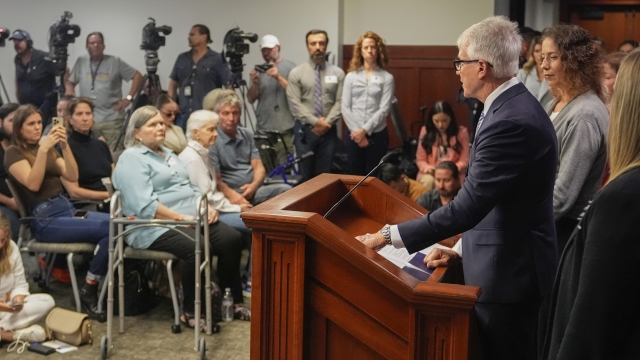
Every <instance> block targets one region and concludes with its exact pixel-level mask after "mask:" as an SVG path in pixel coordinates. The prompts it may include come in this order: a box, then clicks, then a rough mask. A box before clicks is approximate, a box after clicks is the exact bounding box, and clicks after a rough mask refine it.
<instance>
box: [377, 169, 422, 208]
mask: <svg viewBox="0 0 640 360" xmlns="http://www.w3.org/2000/svg"><path fill="white" fill-rule="evenodd" d="M378 171H379V173H378V179H380V180H381V181H382V182H383V183H385V184H387V185H389V186H390V187H391V188H392V189H393V190H395V191H397V192H399V193H400V194H402V195H404V196H406V197H408V198H409V199H411V200H412V201H417V200H418V199H419V198H420V196H421V195H422V194H424V193H426V192H427V188H425V187H424V186H423V185H422V184H420V183H419V182H417V181H415V180H413V179H409V177H408V176H407V175H405V174H403V173H402V171H400V168H398V167H397V166H395V165H393V164H389V163H387V164H384V165H382V167H381V168H380V170H378Z"/></svg>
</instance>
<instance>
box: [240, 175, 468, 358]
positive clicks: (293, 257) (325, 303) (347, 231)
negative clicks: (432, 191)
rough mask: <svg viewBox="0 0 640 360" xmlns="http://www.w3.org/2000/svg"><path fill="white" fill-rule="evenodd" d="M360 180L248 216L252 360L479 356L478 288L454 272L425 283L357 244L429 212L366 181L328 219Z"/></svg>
mask: <svg viewBox="0 0 640 360" xmlns="http://www.w3.org/2000/svg"><path fill="white" fill-rule="evenodd" d="M360 179H361V177H359V176H346V175H333V174H323V175H320V176H318V177H316V178H314V179H312V180H310V181H308V182H305V183H304V184H301V185H299V186H297V187H295V188H293V189H291V190H289V191H287V192H286V193H284V194H282V195H280V196H278V197H275V198H273V199H271V200H270V201H267V202H265V203H263V204H261V205H259V206H257V207H255V208H253V209H252V210H251V211H249V212H244V213H242V218H243V220H244V222H245V224H246V225H247V226H248V227H250V228H252V229H253V252H252V253H253V255H252V257H253V260H252V261H253V262H252V266H253V279H252V294H251V311H252V319H251V359H252V360H258V359H272V360H275V359H292V360H293V359H295V360H298V359H299V360H301V359H305V360H306V359H347V360H356V359H469V358H476V357H477V356H476V354H477V353H478V351H477V339H476V338H477V336H476V333H475V331H474V327H475V319H474V318H473V306H474V303H475V302H476V300H477V298H478V296H479V295H480V288H478V287H473V286H464V285H457V284H452V283H446V282H453V281H451V280H448V278H450V279H454V278H455V276H453V275H454V274H453V273H454V269H450V270H449V271H447V269H444V268H439V269H436V270H435V271H434V273H433V275H432V276H431V277H430V278H429V280H427V281H423V282H420V281H418V280H416V279H415V278H414V277H412V276H411V275H409V274H407V273H405V272H404V271H402V270H400V268H398V267H396V266H395V265H394V264H392V263H391V262H389V261H387V260H386V259H384V258H383V257H382V256H380V255H378V254H377V253H376V252H375V251H373V250H371V249H368V248H366V247H365V246H364V245H363V244H361V243H360V242H359V241H358V240H356V239H355V238H354V237H355V236H356V235H360V234H364V233H367V232H370V233H371V232H375V231H378V230H379V229H380V228H381V227H382V226H384V224H386V223H389V224H395V223H399V222H402V221H406V220H410V219H414V218H418V217H420V216H422V212H421V211H424V210H423V209H422V210H421V208H420V207H419V206H418V205H416V204H414V203H412V202H411V201H409V200H408V199H406V198H405V197H403V196H401V195H400V194H399V193H396V192H395V191H393V190H392V189H390V188H389V187H387V186H386V185H385V184H384V183H382V182H381V181H380V180H378V179H375V178H369V179H367V180H366V181H365V182H364V183H363V184H362V185H361V186H360V187H359V188H358V189H356V190H355V191H354V192H353V194H351V196H350V197H349V198H348V199H347V200H346V201H345V202H344V203H343V204H342V205H340V207H339V208H338V209H337V210H336V211H335V212H333V213H332V214H331V215H330V216H329V219H324V218H323V217H322V215H323V214H324V213H325V212H327V211H328V210H329V208H330V207H331V206H332V205H333V204H335V203H336V202H337V201H338V200H339V199H340V198H341V197H342V196H344V195H345V194H346V193H347V192H348V191H349V190H350V189H351V188H352V187H353V186H354V185H355V184H356V183H357V182H358V181H360ZM451 245H452V244H451V243H449V246H451ZM454 280H455V279H454Z"/></svg>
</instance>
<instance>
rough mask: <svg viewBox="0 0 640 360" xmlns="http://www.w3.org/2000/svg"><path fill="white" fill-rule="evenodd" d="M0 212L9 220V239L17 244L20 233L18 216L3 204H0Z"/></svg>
mask: <svg viewBox="0 0 640 360" xmlns="http://www.w3.org/2000/svg"><path fill="white" fill-rule="evenodd" d="M0 212H2V213H3V214H4V216H6V217H7V220H9V227H10V228H11V238H12V239H13V240H15V241H16V242H17V241H18V235H19V233H20V219H19V218H18V214H17V213H16V212H15V211H13V210H12V209H11V208H10V207H8V206H7V205H4V204H0Z"/></svg>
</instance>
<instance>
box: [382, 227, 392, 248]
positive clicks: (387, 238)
mask: <svg viewBox="0 0 640 360" xmlns="http://www.w3.org/2000/svg"><path fill="white" fill-rule="evenodd" d="M380 234H382V236H384V242H385V243H387V245H391V226H389V224H387V225H385V226H383V227H382V229H380Z"/></svg>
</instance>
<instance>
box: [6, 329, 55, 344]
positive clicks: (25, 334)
mask: <svg viewBox="0 0 640 360" xmlns="http://www.w3.org/2000/svg"><path fill="white" fill-rule="evenodd" d="M46 339H47V333H46V332H45V331H44V329H43V328H42V326H40V325H31V326H29V327H28V328H24V329H20V330H14V331H13V340H14V341H16V340H21V341H28V342H31V343H36V342H43V341H45V340H46Z"/></svg>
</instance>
